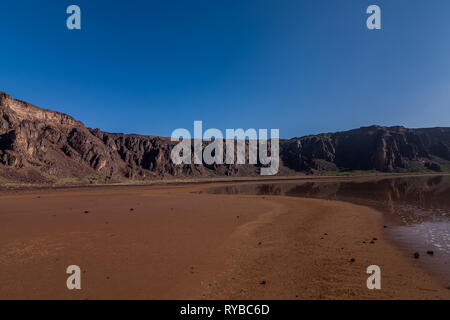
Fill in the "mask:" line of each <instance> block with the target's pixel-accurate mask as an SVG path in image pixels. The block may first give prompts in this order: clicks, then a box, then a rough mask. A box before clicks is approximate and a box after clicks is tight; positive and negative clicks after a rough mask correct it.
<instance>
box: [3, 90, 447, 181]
mask: <svg viewBox="0 0 450 320" xmlns="http://www.w3.org/2000/svg"><path fill="white" fill-rule="evenodd" d="M175 144H176V142H171V141H170V139H167V138H161V137H155V136H143V135H132V134H130V135H127V134H120V133H107V132H103V131H101V130H99V129H89V128H86V127H85V126H84V125H83V123H81V122H80V121H76V120H75V119H73V118H72V117H70V116H68V115H66V114H63V113H59V112H55V111H51V110H46V109H41V108H38V107H35V106H33V105H31V104H29V103H26V102H23V101H20V100H16V99H13V98H12V97H11V96H9V95H7V94H5V93H1V92H0V176H3V177H4V178H7V179H8V180H18V181H31V182H35V181H40V182H45V181H49V180H50V181H52V180H57V179H61V178H78V179H85V180H87V181H89V182H91V183H92V182H105V181H111V180H114V179H124V178H128V179H153V178H163V177H190V176H251V175H259V171H260V168H261V165H260V164H257V165H250V164H246V165H206V164H202V165H194V164H192V165H175V164H173V163H172V161H171V160H170V152H171V150H172V148H173V147H174V145H175ZM449 146H450V128H429V129H407V128H403V127H389V128H388V127H379V126H372V127H365V128H360V129H355V130H350V131H345V132H337V133H328V134H319V135H315V136H306V137H302V138H294V139H290V140H281V141H280V170H279V174H280V175H292V174H296V173H298V172H301V173H318V172H324V171H339V170H378V171H386V172H391V171H400V170H405V169H424V168H427V169H429V170H433V171H443V168H448V167H449V164H450V149H449ZM246 148H247V149H248V143H247V145H246ZM247 159H248V154H247Z"/></svg>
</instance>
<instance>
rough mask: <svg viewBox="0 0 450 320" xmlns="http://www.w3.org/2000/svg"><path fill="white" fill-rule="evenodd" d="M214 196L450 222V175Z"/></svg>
mask: <svg viewBox="0 0 450 320" xmlns="http://www.w3.org/2000/svg"><path fill="white" fill-rule="evenodd" d="M210 192H212V193H227V194H257V195H287V196H297V197H312V198H321V199H330V200H342V201H349V202H353V203H357V204H362V205H368V206H371V207H374V208H376V209H378V210H382V211H383V212H385V213H389V214H393V215H392V216H391V218H392V217H394V218H396V219H398V218H400V219H401V221H402V222H403V223H407V224H415V223H421V222H425V221H430V222H432V221H448V220H449V219H450V176H433V177H408V178H387V179H381V180H372V181H341V182H304V183H272V184H248V185H237V186H227V187H223V188H214V189H212V190H210Z"/></svg>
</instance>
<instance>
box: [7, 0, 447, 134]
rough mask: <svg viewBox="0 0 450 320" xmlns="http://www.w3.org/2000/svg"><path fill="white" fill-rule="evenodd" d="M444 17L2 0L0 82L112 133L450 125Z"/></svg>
mask: <svg viewBox="0 0 450 320" xmlns="http://www.w3.org/2000/svg"><path fill="white" fill-rule="evenodd" d="M70 4H77V5H79V6H80V7H81V10H82V30H81V31H69V30H67V28H66V18H67V16H68V15H67V14H66V8H67V6H68V5H70ZM370 4H377V5H379V6H380V7H381V9H382V30H381V31H370V30H368V29H367V28H366V25H365V21H366V17H367V15H366V13H365V10H366V8H367V7H368V5H370ZM449 17H450V1H449V0H433V1H428V0H389V1H387V0H383V1H381V0H370V1H366V0H345V1H335V0H329V1H325V0H314V1H313V0H307V1H306V0H305V1H302V0H290V1H285V0H158V1H152V0H146V1H144V0H142V1H136V0H126V1H119V0H117V1H111V0H108V1H106V0H105V1H103V0H102V1H99V0H71V1H64V0H54V1H50V0H39V1H37V0H29V1H22V0H15V1H5V0H3V1H2V3H1V10H0V39H1V40H0V41H1V48H0V66H1V68H0V69H1V72H0V91H5V92H7V93H10V94H11V95H13V96H14V97H16V98H19V99H22V100H26V101H29V102H32V103H34V104H36V105H38V106H41V107H47V108H51V109H54V110H57V111H61V112H65V113H68V114H70V115H72V116H74V117H75V118H76V119H78V120H81V121H83V122H84V123H85V125H86V126H88V127H94V128H97V127H99V128H101V129H102V130H105V131H111V132H124V133H140V134H154V135H163V136H168V135H170V134H171V132H172V130H174V129H176V128H180V127H182V128H187V129H190V130H191V131H192V130H193V129H192V126H193V121H194V120H203V122H204V127H205V128H212V127H214V128H219V129H222V130H224V129H225V128H240V127H241V128H279V129H280V135H281V137H284V138H288V137H294V136H302V135H305V134H310V133H319V132H330V131H336V130H345V129H352V128H356V127H360V126H366V125H371V124H379V125H404V126H408V127H429V126H450V18H449Z"/></svg>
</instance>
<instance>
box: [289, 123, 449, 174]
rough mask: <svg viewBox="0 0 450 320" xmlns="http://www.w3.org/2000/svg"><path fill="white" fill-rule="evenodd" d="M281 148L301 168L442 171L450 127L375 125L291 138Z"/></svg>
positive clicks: (446, 156)
mask: <svg viewBox="0 0 450 320" xmlns="http://www.w3.org/2000/svg"><path fill="white" fill-rule="evenodd" d="M281 149H282V154H281V157H282V158H283V159H284V163H285V164H286V165H287V166H289V167H291V168H293V169H295V170H299V171H310V170H313V171H314V170H319V171H320V170H325V171H330V170H331V171H335V170H337V169H339V170H378V171H384V172H393V171H398V170H402V169H416V168H417V169H421V168H428V169H431V170H434V171H441V170H443V168H445V167H447V166H448V164H449V161H450V128H429V129H407V128H404V127H380V126H371V127H363V128H359V129H355V130H350V131H344V132H337V133H329V134H320V135H316V136H307V137H303V138H295V139H291V140H289V141H287V142H285V143H283V147H282V148H281Z"/></svg>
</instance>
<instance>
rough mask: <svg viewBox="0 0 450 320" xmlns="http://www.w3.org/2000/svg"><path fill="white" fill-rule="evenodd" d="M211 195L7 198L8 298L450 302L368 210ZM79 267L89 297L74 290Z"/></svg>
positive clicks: (183, 189) (0, 211)
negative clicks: (376, 280) (374, 275)
mask: <svg viewBox="0 0 450 320" xmlns="http://www.w3.org/2000/svg"><path fill="white" fill-rule="evenodd" d="M210 186H211V184H208V185H186V186H154V187H143V186H141V187H125V186H124V187H101V188H95V189H89V188H84V189H73V190H57V191H54V190H47V191H43V190H40V191H31V192H30V191H22V192H16V193H10V192H7V193H3V194H2V195H1V196H0V298H1V299H195V298H206V299H216V298H220V299H449V298H450V290H448V289H447V288H443V287H441V286H440V285H439V284H438V283H437V282H436V281H435V280H434V279H433V278H431V277H430V276H429V275H428V274H426V273H425V272H424V271H423V270H422V269H420V268H419V266H418V265H416V263H417V262H416V261H414V259H412V258H411V257H408V256H406V255H405V254H404V253H403V252H400V251H399V250H398V249H397V248H396V247H395V246H393V245H392V244H391V243H389V242H388V241H387V240H385V239H383V234H382V231H381V230H382V224H381V216H380V214H379V213H378V212H376V211H374V210H372V209H369V208H366V207H361V206H356V205H353V204H348V203H343V202H335V201H327V200H316V199H301V198H288V197H276V196H270V197H267V196H266V197H261V196H246V195H211V194H195V193H192V191H197V190H200V189H204V188H206V187H210ZM131 208H133V209H134V210H133V211H131V210H130V209H131ZM86 210H87V211H89V212H88V213H84V211H86ZM238 216H239V218H238ZM325 233H327V235H324V234H325ZM373 237H376V238H378V240H377V241H375V244H369V243H366V244H363V243H362V241H363V240H369V241H370V239H372V238H373ZM321 238H323V239H321ZM259 243H260V244H259ZM351 258H354V259H355V262H353V263H352V262H350V259H351ZM72 264H75V265H79V266H80V267H81V270H82V279H81V283H82V284H81V285H82V290H72V291H70V290H68V289H67V287H66V279H67V277H68V275H67V274H66V268H67V266H69V265H72ZM372 264H376V265H378V266H380V267H381V272H382V280H381V281H382V289H381V290H369V289H367V287H366V279H367V277H368V275H367V274H366V268H367V267H368V266H369V265H372ZM261 283H265V284H261Z"/></svg>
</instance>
